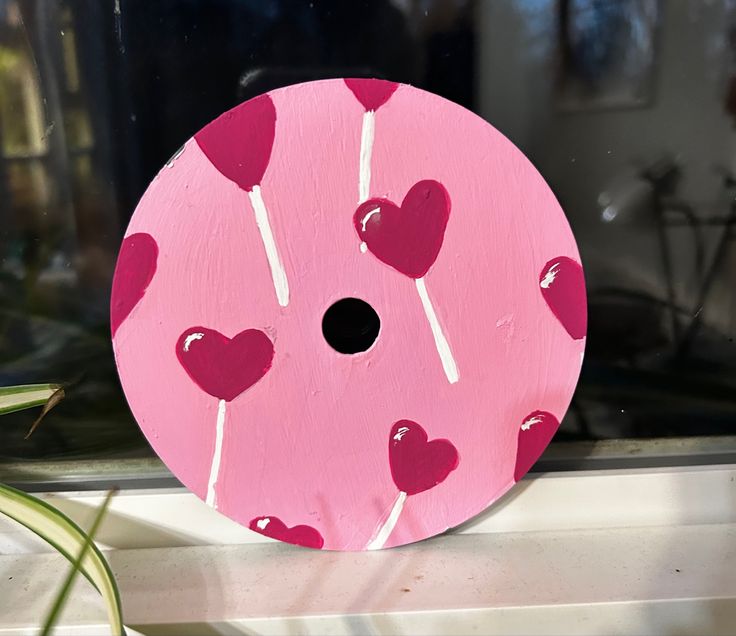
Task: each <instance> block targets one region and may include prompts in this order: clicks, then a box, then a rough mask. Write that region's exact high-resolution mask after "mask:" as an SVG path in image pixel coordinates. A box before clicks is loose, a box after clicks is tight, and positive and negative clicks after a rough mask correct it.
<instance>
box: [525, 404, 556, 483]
mask: <svg viewBox="0 0 736 636" xmlns="http://www.w3.org/2000/svg"><path fill="white" fill-rule="evenodd" d="M559 427H560V423H559V422H558V421H557V418H556V417H555V416H554V415H552V413H547V411H534V412H533V413H529V415H527V416H526V417H525V418H524V421H523V422H522V423H521V426H520V427H519V435H518V443H517V446H516V465H515V466H514V481H519V480H520V479H521V478H522V477H523V476H524V475H526V474H527V473H528V472H529V469H531V467H532V466H534V463H535V462H536V461H537V460H538V459H539V457H540V456H541V455H542V453H543V452H544V449H545V448H547V445H548V444H549V443H550V441H551V440H552V437H554V434H555V433H556V432H557V429H558V428H559Z"/></svg>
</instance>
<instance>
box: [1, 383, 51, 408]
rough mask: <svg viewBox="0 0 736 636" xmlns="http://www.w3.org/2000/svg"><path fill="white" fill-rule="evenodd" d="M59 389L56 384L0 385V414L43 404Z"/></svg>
mask: <svg viewBox="0 0 736 636" xmlns="http://www.w3.org/2000/svg"><path fill="white" fill-rule="evenodd" d="M60 389H61V387H60V386H59V385H58V384H24V385H21V386H4V387H0V415H5V414H6V413H13V412H14V411H21V410H23V409H30V408H33V407H34V406H44V405H45V404H46V403H47V402H48V401H49V398H51V396H53V395H54V393H57V391H59V390H60ZM62 393H63V390H62ZM62 397H63V396H62Z"/></svg>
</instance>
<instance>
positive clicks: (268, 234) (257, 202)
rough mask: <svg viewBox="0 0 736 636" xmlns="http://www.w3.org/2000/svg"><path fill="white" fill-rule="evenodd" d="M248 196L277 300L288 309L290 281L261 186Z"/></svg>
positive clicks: (255, 187)
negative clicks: (280, 254) (275, 238)
mask: <svg viewBox="0 0 736 636" xmlns="http://www.w3.org/2000/svg"><path fill="white" fill-rule="evenodd" d="M248 196H249V197H250V203H251V205H252V206H253V212H254V213H255V215H256V225H257V226H258V229H259V230H260V232H261V240H262V241H263V247H264V248H265V249H266V258H267V259H268V266H269V267H270V268H271V278H272V279H273V287H274V289H275V290H276V298H277V299H278V301H279V305H281V306H282V307H286V305H288V304H289V281H288V280H287V279H286V272H285V271H284V265H283V264H282V262H281V257H280V256H279V251H278V248H277V247H276V241H275V240H274V238H273V232H272V231H271V224H270V223H269V220H268V211H267V210H266V204H265V203H264V202H263V197H262V196H261V186H258V185H255V186H253V189H252V190H251V191H250V192H248Z"/></svg>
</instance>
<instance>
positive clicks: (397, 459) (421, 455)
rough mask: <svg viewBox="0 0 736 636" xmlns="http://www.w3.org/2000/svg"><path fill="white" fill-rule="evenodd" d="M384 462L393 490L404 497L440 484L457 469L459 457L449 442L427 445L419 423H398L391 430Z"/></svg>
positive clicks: (403, 421)
mask: <svg viewBox="0 0 736 636" xmlns="http://www.w3.org/2000/svg"><path fill="white" fill-rule="evenodd" d="M388 460H389V464H390V465H391V476H392V477H393V479H394V483H395V484H396V487H397V488H398V489H399V490H401V491H403V492H405V493H406V494H407V495H416V494H417V493H419V492H423V491H425V490H429V489H430V488H433V487H434V486H436V485H437V484H439V483H441V482H443V481H444V480H445V478H446V477H447V476H448V475H449V474H450V473H451V472H452V471H453V470H455V469H456V468H457V466H458V464H459V463H460V456H459V455H458V452H457V449H456V448H455V446H453V444H452V442H450V441H448V440H446V439H434V440H432V441H431V442H429V441H427V433H426V431H425V430H424V429H423V428H422V427H421V426H419V424H417V423H416V422H412V421H411V420H400V421H398V422H396V423H395V424H394V425H393V426H392V427H391V433H390V437H389V440H388Z"/></svg>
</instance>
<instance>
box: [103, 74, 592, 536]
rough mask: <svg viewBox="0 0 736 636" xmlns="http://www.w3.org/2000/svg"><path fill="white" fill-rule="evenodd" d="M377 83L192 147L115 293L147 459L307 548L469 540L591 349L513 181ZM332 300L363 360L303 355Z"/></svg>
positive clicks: (122, 264)
mask: <svg viewBox="0 0 736 636" xmlns="http://www.w3.org/2000/svg"><path fill="white" fill-rule="evenodd" d="M372 82H374V80H350V81H349V82H348V83H346V82H345V81H344V80H326V81H320V82H311V83H307V84H300V85H296V86H290V87H287V88H283V89H280V90H276V91H273V92H271V93H269V94H268V95H263V96H260V97H258V98H256V99H255V100H251V101H250V102H246V103H245V104H242V105H240V106H238V107H236V108H235V109H233V110H232V111H229V112H228V113H225V114H224V115H222V116H221V117H220V118H218V119H217V120H215V121H214V122H212V123H211V124H209V125H208V126H206V127H205V128H204V129H203V130H202V131H200V132H199V133H197V135H195V136H194V138H192V139H190V140H189V141H188V142H187V143H186V144H185V146H184V148H183V151H182V152H181V153H180V154H179V155H178V156H177V157H176V158H175V159H174V160H173V161H172V162H170V163H169V164H167V166H166V167H164V168H163V169H162V170H161V172H159V174H158V176H157V177H156V178H155V179H154V181H153V183H152V184H151V185H150V187H149V188H148V190H147V191H146V193H145V195H144V196H143V198H142V199H141V202H140V203H139V205H138V207H137V209H136V211H135V214H134V215H133V218H132V220H131V222H130V226H129V227H128V230H127V233H126V239H125V241H124V243H123V248H122V250H121V254H120V258H119V260H118V267H117V269H116V272H115V281H114V284H113V298H112V318H113V329H114V336H113V344H114V350H115V356H116V360H117V365H118V370H119V373H120V378H121V381H122V384H123V388H124V390H125V394H126V396H127V399H128V402H129V404H130V407H131V409H132V411H133V413H134V415H135V417H136V419H137V421H138V423H139V424H140V426H141V428H142V429H143V432H144V433H145V434H146V437H147V438H148V440H149V442H150V443H151V445H152V446H153V448H154V450H155V451H156V453H158V455H159V456H160V457H161V458H162V459H163V461H164V462H165V463H166V465H167V466H168V467H169V468H170V469H171V470H172V472H173V473H174V474H175V475H176V476H177V477H178V478H179V479H180V480H181V481H182V482H183V483H184V484H185V485H186V486H187V487H188V488H190V489H191V490H192V491H193V492H194V493H196V494H197V495H198V496H200V497H201V498H202V499H205V500H206V501H208V502H209V503H210V504H211V505H213V506H215V507H216V508H217V510H219V511H220V512H221V513H223V514H225V515H227V516H228V517H230V518H232V519H235V520H236V521H238V522H240V523H241V524H242V525H244V526H246V527H249V528H251V529H252V530H254V531H256V532H260V533H261V534H264V535H266V536H271V537H273V538H276V539H280V540H283V541H288V542H291V543H295V544H299V545H303V546H307V547H311V548H323V549H332V550H363V549H374V548H381V547H391V546H397V545H402V544H406V543H411V542H413V541H418V540H420V539H424V538H427V537H431V536H433V535H436V534H438V533H441V532H443V531H445V530H446V529H448V528H452V527H453V526H457V525H458V524H460V523H462V522H464V521H466V520H468V519H469V518H470V517H473V516H474V515H477V514H478V513H479V512H481V511H482V510H483V509H484V508H486V507H487V506H488V505H489V504H490V503H492V502H494V501H495V500H496V499H498V498H499V497H500V496H501V495H503V494H504V493H505V492H506V491H507V490H508V489H509V488H510V487H511V486H512V485H513V484H514V483H515V482H516V481H518V479H520V478H521V477H522V476H523V474H524V473H526V471H528V470H529V468H530V467H531V466H532V464H533V463H534V461H536V459H537V458H538V457H539V455H540V454H541V453H542V451H543V449H544V448H545V446H546V445H547V444H548V443H549V441H550V440H551V438H552V436H553V435H554V433H555V431H556V430H557V427H558V426H559V422H560V421H561V420H562V417H563V415H564V414H565V411H566V409H567V407H568V405H569V402H570V399H571V396H572V393H573V390H574V388H575V384H576V382H577V378H578V374H579V371H580V366H581V363H582V356H583V350H584V346H585V324H586V302H585V285H584V279H583V272H582V268H581V266H580V257H579V254H578V250H577V247H576V245H575V240H574V238H573V235H572V232H571V231H570V227H569V225H568V223H567V220H566V219H565V215H564V213H563V211H562V210H561V209H560V206H559V204H558V203H557V201H556V199H555V197H554V195H553V194H552V192H551V190H550V189H549V187H548V186H547V184H546V183H545V182H544V180H543V179H542V177H541V176H540V175H539V173H538V172H537V171H536V170H535V169H534V167H533V166H532V164H531V163H530V162H529V161H528V160H527V159H526V157H525V156H524V155H523V154H522V153H521V152H520V151H519V150H518V149H517V148H516V147H515V146H514V145H513V144H511V143H510V142H509V141H508V139H506V138H505V137H504V136H503V135H501V134H500V133H499V132H498V131H497V130H496V129H495V128H493V127H492V126H491V125H489V124H488V123H486V122H485V121H483V120H482V119H481V118H479V117H478V116H476V115H474V114H473V113H471V112H469V111H467V110H465V109H463V108H461V107H460V106H457V105H456V104H453V103H451V102H448V101H447V100H445V99H442V98H441V97H438V96H436V95H433V94H431V93H427V92H425V91H422V90H419V89H416V88H412V87H410V86H406V85H395V84H392V83H390V82H381V83H380V84H375V85H373V84H372ZM345 298H357V299H360V300H362V301H364V303H367V304H368V305H370V307H372V309H373V310H374V311H375V314H377V316H378V319H380V329H378V328H376V329H375V330H374V332H372V333H373V335H375V334H376V333H377V337H376V338H375V340H374V341H373V340H371V341H370V342H366V341H365V338H368V337H369V336H367V335H366V334H368V333H369V331H370V329H368V328H367V327H366V326H365V325H363V324H362V323H361V320H363V319H365V315H362V314H361V315H359V314H358V313H355V314H350V313H349V312H348V313H347V314H343V315H342V317H341V318H339V319H338V322H339V320H343V321H344V324H343V323H340V327H339V329H338V332H339V333H337V335H336V337H340V338H343V339H344V340H345V339H346V340H347V341H350V342H352V341H351V338H357V339H361V338H362V340H361V342H360V348H361V349H362V350H360V351H359V352H357V353H341V352H339V351H338V350H336V349H335V348H333V345H334V342H332V340H331V339H330V337H329V334H328V327H327V326H326V325H327V324H328V321H327V320H326V319H325V327H324V329H325V331H324V333H323V318H324V316H325V312H326V311H327V310H328V309H329V308H330V307H332V305H334V304H335V303H336V302H338V301H340V300H342V299H345ZM362 306H363V307H364V306H365V305H362ZM375 314H374V315H375ZM351 321H352V322H351ZM353 322H354V324H353ZM333 326H334V325H333ZM370 338H373V336H370ZM330 342H332V344H330ZM338 348H339V347H338Z"/></svg>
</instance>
